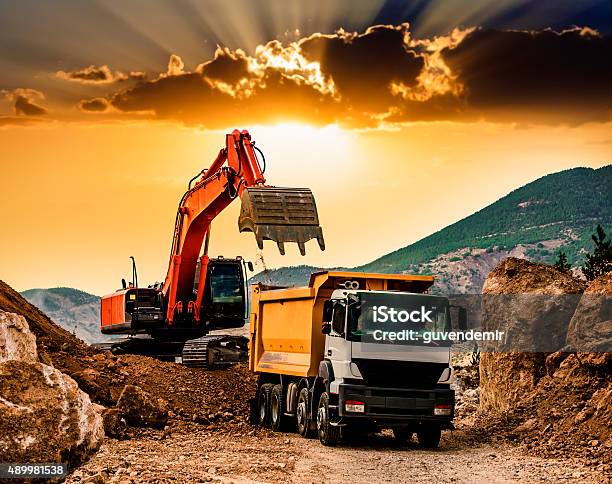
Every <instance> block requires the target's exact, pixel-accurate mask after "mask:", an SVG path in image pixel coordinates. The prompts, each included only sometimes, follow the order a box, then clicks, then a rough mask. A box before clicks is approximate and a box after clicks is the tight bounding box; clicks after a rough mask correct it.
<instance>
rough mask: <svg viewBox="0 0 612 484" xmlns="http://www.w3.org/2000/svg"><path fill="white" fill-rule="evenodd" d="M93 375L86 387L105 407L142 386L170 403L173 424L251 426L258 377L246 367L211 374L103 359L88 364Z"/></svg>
mask: <svg viewBox="0 0 612 484" xmlns="http://www.w3.org/2000/svg"><path fill="white" fill-rule="evenodd" d="M83 363H85V364H86V365H87V366H88V368H89V370H90V371H89V372H88V375H87V377H86V378H85V379H84V378H83V375H82V374H78V373H77V374H75V375H74V378H75V379H76V380H77V381H78V380H79V379H81V380H82V381H83V384H82V385H81V386H82V387H84V388H86V389H88V390H86V391H90V392H91V393H90V394H92V395H93V398H94V399H95V400H96V401H98V402H99V403H101V404H103V405H106V406H112V405H114V404H115V403H116V402H117V400H118V399H119V397H120V394H121V392H122V391H123V389H124V387H125V386H126V385H136V386H139V387H140V388H142V389H143V390H144V391H146V392H147V393H149V394H150V395H152V396H153V397H155V398H161V399H163V400H165V401H166V402H168V409H169V415H170V417H171V418H179V419H188V420H191V421H195V422H198V423H202V424H206V425H217V424H220V425H223V424H226V423H229V422H233V423H246V422H247V421H248V417H249V404H248V400H249V399H250V398H251V397H252V396H253V395H254V394H255V384H256V378H255V376H254V375H253V374H252V373H250V372H249V371H248V369H247V368H246V367H245V366H243V365H237V366H235V367H232V368H228V369H225V370H214V371H207V370H202V369H200V368H187V367H185V366H182V365H178V364H176V363H170V362H165V361H159V360H156V359H154V358H149V357H146V356H136V355H121V356H115V355H113V354H111V353H108V352H104V353H98V354H96V355H93V356H91V357H85V358H84V359H83Z"/></svg>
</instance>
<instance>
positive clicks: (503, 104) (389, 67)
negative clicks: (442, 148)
mask: <svg viewBox="0 0 612 484" xmlns="http://www.w3.org/2000/svg"><path fill="white" fill-rule="evenodd" d="M610 86H612V44H611V40H610V37H604V36H600V35H599V34H598V33H596V32H594V31H592V30H589V29H578V28H575V29H571V30H566V31H563V32H560V33H558V32H553V31H551V30H545V31H539V32H523V31H496V30H478V29H465V30H459V29H456V30H455V31H453V32H451V33H450V34H448V35H447V36H443V37H436V38H433V39H413V38H412V37H411V36H410V33H409V31H408V26H407V25H400V26H382V25H379V26H374V27H370V28H369V29H368V30H366V31H365V32H364V33H362V34H357V33H347V32H344V31H339V32H337V33H335V34H333V35H323V34H314V35H311V36H309V37H306V38H304V39H301V40H300V41H298V42H293V43H289V44H282V43H280V42H279V41H272V42H269V43H268V44H265V45H262V46H259V47H258V48H257V49H256V51H255V53H254V54H253V55H247V54H246V53H244V52H243V51H240V50H235V51H232V50H230V49H227V48H218V49H217V51H216V52H215V54H214V57H213V59H211V60H209V61H207V62H204V63H202V64H200V65H199V66H198V67H197V68H196V69H194V70H193V71H187V70H185V66H184V63H183V61H182V59H181V58H180V57H179V56H177V55H173V56H172V57H171V58H170V62H169V65H168V70H167V72H165V73H163V74H161V75H160V76H159V77H158V78H157V79H154V80H150V81H145V80H143V81H141V82H138V83H137V84H136V85H135V86H133V87H132V88H130V89H125V90H122V91H119V92H116V93H115V94H114V95H113V96H112V97H111V98H110V104H111V105H112V106H113V107H114V108H116V110H118V111H120V112H125V113H130V112H133V113H138V114H139V115H141V114H142V113H143V112H145V113H150V114H151V115H152V116H154V117H158V118H165V119H175V120H179V121H182V122H185V123H189V124H196V125H201V126H206V127H225V126H228V125H233V124H240V123H243V122H246V123H253V122H256V123H264V122H273V121H287V120H296V121H305V122H310V123H313V124H328V123H338V124H340V125H342V126H345V127H376V126H378V125H381V124H385V123H401V122H410V121H433V120H455V121H473V120H479V119H486V120H491V121H503V122H508V121H510V122H513V121H516V122H521V123H525V122H533V123H541V122H544V123H566V124H572V123H581V122H586V121H593V120H595V121H601V120H608V119H610V112H611V107H612V97H611V96H612V89H611V88H610ZM93 107H94V108H96V107H100V108H101V107H102V106H101V105H98V104H94V105H93ZM82 109H85V107H84V106H82ZM89 110H91V109H89Z"/></svg>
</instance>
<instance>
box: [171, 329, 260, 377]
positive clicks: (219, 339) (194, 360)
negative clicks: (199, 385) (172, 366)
mask: <svg viewBox="0 0 612 484" xmlns="http://www.w3.org/2000/svg"><path fill="white" fill-rule="evenodd" d="M248 346H249V340H248V339H247V338H245V337H244V336H228V335H207V336H202V337H201V338H196V339H191V340H188V341H186V342H185V346H183V353H182V363H183V365H185V366H189V367H192V368H204V369H206V370H212V369H216V368H223V367H228V366H231V365H234V364H236V363H239V362H243V361H248V358H249V350H248Z"/></svg>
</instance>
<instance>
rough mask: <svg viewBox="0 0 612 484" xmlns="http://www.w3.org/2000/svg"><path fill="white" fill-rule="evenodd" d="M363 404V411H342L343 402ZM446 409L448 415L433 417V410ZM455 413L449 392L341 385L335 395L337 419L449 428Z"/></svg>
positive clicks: (443, 389)
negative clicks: (423, 424) (424, 424)
mask: <svg viewBox="0 0 612 484" xmlns="http://www.w3.org/2000/svg"><path fill="white" fill-rule="evenodd" d="M347 401H350V402H363V404H364V411H363V412H348V411H346V407H345V403H346V402H347ZM436 407H438V408H449V409H450V413H449V414H448V415H436V414H435V411H434V410H435V408H436ZM454 410H455V391H454V390H450V389H445V388H441V389H438V388H436V389H431V390H420V389H404V388H382V387H369V386H365V385H354V384H346V383H342V384H340V385H339V393H338V407H337V411H338V414H337V415H338V416H339V417H340V419H341V420H343V421H347V420H353V419H363V418H365V419H370V420H376V421H377V422H381V423H382V422H386V423H395V424H402V423H407V422H411V423H418V422H437V423H439V424H440V425H441V426H443V427H445V426H450V422H451V421H452V419H453V415H454Z"/></svg>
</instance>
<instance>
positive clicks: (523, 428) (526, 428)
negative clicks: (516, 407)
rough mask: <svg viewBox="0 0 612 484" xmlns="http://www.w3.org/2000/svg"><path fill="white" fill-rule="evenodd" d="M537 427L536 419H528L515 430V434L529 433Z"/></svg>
mask: <svg viewBox="0 0 612 484" xmlns="http://www.w3.org/2000/svg"><path fill="white" fill-rule="evenodd" d="M537 426H538V419H536V418H530V419H528V420H525V421H524V422H523V423H522V424H521V425H519V426H518V427H517V428H516V429H515V430H516V431H517V432H531V431H532V430H534V429H535V428H537Z"/></svg>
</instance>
